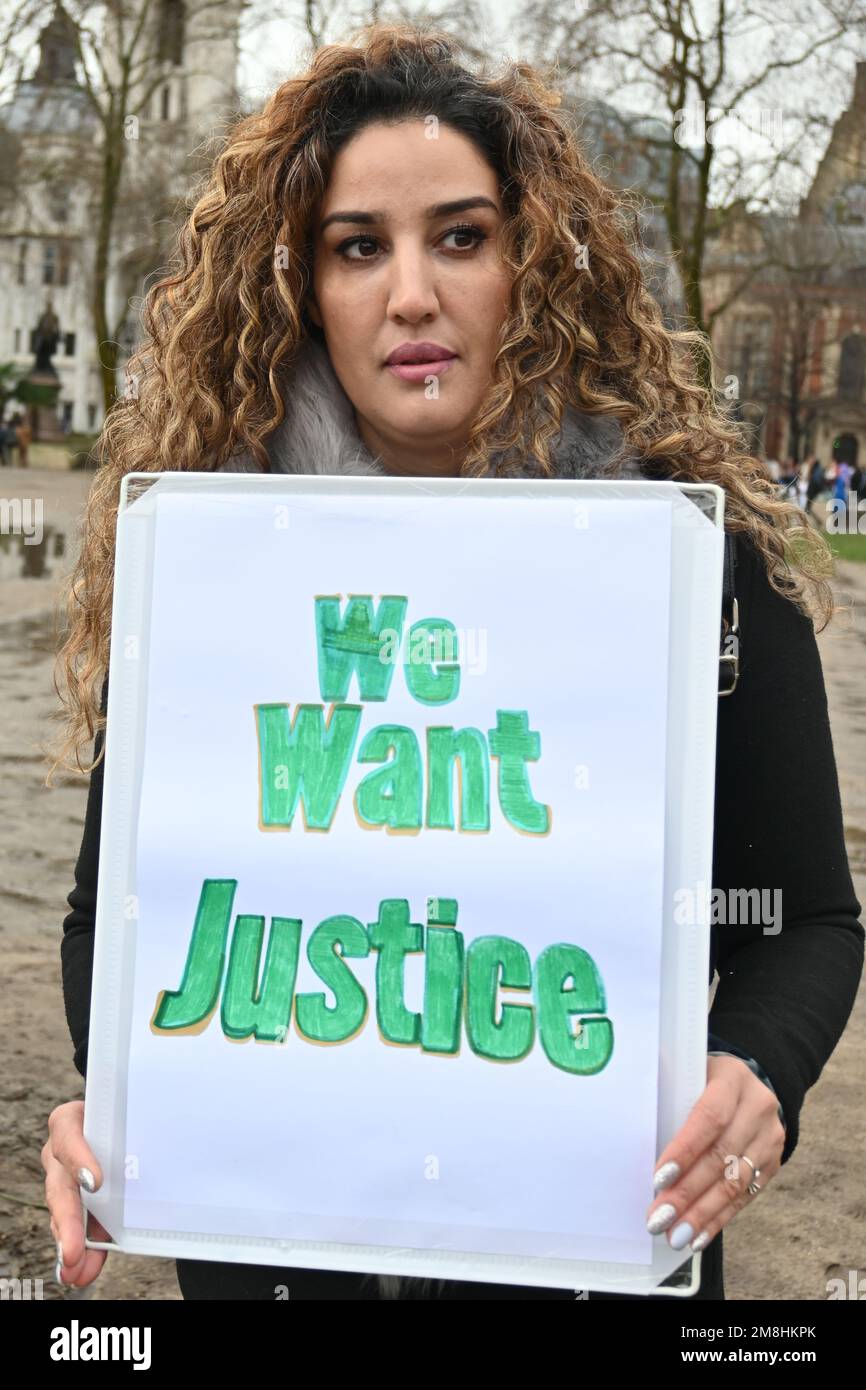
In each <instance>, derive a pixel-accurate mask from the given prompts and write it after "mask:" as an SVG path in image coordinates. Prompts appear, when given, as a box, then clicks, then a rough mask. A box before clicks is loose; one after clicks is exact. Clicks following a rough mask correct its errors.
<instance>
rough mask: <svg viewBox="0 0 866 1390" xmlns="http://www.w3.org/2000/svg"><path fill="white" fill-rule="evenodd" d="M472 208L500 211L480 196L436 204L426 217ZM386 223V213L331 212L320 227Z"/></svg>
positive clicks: (491, 202) (428, 210)
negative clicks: (340, 223)
mask: <svg viewBox="0 0 866 1390" xmlns="http://www.w3.org/2000/svg"><path fill="white" fill-rule="evenodd" d="M470 208H492V209H493V211H494V212H498V211H499V208H498V207H497V206H496V204H495V203H494V202H493V200H492V198H484V197H481V196H479V197H477V198H457V199H455V200H454V202H451V203H434V205H433V207H430V208H427V210H426V212H425V214H424V215H425V217H429V218H433V217H448V216H450V214H451V213H454V212H468V211H469V209H470ZM384 221H385V213H384V212H375V211H374V212H331V213H329V214H328V216H327V217H326V218H325V220H324V222H323V223H322V225H321V226H320V227H319V231H320V232H323V231H324V230H325V228H326V227H328V226H330V224H331V223H332V222H356V223H357V222H361V223H362V224H364V225H365V226H368V225H369V224H370V223H373V222H384Z"/></svg>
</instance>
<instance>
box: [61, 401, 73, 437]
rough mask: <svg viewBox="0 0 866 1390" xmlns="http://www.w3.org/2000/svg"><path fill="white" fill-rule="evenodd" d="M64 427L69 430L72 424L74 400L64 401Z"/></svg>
mask: <svg viewBox="0 0 866 1390" xmlns="http://www.w3.org/2000/svg"><path fill="white" fill-rule="evenodd" d="M62 423H63V428H64V429H65V430H68V429H69V427H70V425H71V424H72V401H64V402H63V421H62Z"/></svg>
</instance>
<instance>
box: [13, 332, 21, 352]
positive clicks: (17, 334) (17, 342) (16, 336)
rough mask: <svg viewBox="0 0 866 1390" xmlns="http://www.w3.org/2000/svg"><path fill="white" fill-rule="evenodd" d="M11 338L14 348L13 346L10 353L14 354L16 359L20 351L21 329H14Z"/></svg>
mask: <svg viewBox="0 0 866 1390" xmlns="http://www.w3.org/2000/svg"><path fill="white" fill-rule="evenodd" d="M13 338H14V342H15V346H14V348H13V349H12V351H13V352H14V353H15V356H16V357H17V356H18V354H19V353H20V351H21V329H20V328H16V329H15V332H14V334H13Z"/></svg>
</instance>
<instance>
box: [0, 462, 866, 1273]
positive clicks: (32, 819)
mask: <svg viewBox="0 0 866 1390" xmlns="http://www.w3.org/2000/svg"><path fill="white" fill-rule="evenodd" d="M88 486H89V475H87V474H84V473H70V472H62V471H58V470H57V469H56V468H31V469H28V470H26V471H22V470H19V469H15V468H9V469H3V470H0V496H2V497H5V498H12V497H16V496H20V497H31V498H41V499H42V500H43V507H44V513H43V525H44V527H45V533H46V540H45V543H44V545H43V546H42V547H38V548H36V547H33V548H31V549H34V550H35V549H38V550H39V552H40V553H39V554H38V555H25V554H24V548H23V546H22V544H21V538H20V537H9V536H0V756H2V761H3V768H4V775H3V778H2V780H0V889H2V901H3V912H2V916H0V941H2V952H0V1030H2V1038H3V1040H4V1046H3V1064H2V1068H0V1106H2V1112H0V1113H2V1126H0V1276H2V1275H10V1276H18V1277H20V1278H30V1279H39V1278H41V1279H43V1280H44V1297H45V1298H46V1299H59V1298H63V1297H65V1298H67V1299H80V1298H95V1299H123V1300H127V1299H177V1298H179V1296H180V1295H179V1290H178V1286H177V1280H176V1278H175V1273H174V1264H173V1262H171V1261H168V1260H159V1259H152V1258H142V1257H133V1256H117V1255H112V1256H109V1258H108V1260H107V1262H106V1265H105V1268H104V1269H103V1272H102V1274H101V1276H100V1278H99V1279H98V1280H97V1281H96V1283H95V1284H94V1285H92V1286H91V1288H90V1289H88V1290H68V1291H65V1292H63V1291H61V1289H60V1288H59V1287H58V1286H57V1285H56V1284H55V1283H54V1279H53V1270H54V1259H55V1250H54V1243H53V1241H52V1238H51V1233H50V1230H49V1226H48V1216H47V1213H46V1210H45V1207H44V1200H43V1185H42V1178H43V1174H42V1167H41V1163H40V1158H39V1154H40V1150H41V1148H42V1145H43V1143H44V1141H45V1138H46V1134H47V1130H46V1121H47V1117H48V1114H49V1112H50V1110H51V1109H52V1108H53V1107H54V1106H55V1105H57V1104H59V1103H60V1102H61V1101H65V1100H73V1099H76V1098H78V1097H81V1096H82V1095H83V1089H82V1085H81V1078H80V1076H79V1075H78V1073H77V1072H76V1071H75V1069H74V1067H73V1065H72V1048H71V1043H70V1040H69V1034H68V1031H67V1026H66V1019H65V1015H64V1011H63V1000H62V995H61V986H60V954H59V944H60V936H61V923H62V920H63V918H64V916H65V915H66V913H67V912H68V910H69V909H68V905H67V903H66V895H67V894H68V893H69V891H70V889H71V888H72V886H73V881H74V880H73V871H74V865H75V860H76V857H77V854H78V849H79V846H80V842H81V833H82V827H83V820H84V808H85V801H86V783H85V782H84V781H83V780H76V779H74V778H70V777H61V778H59V779H58V782H57V784H56V785H55V786H54V787H53V788H51V789H48V788H45V787H44V786H43V781H44V775H45V765H44V761H43V756H42V753H41V751H40V749H41V746H42V745H43V744H44V742H45V740H46V739H47V738H48V737H49V735H50V734H51V732H52V728H54V729H56V727H57V726H56V723H55V724H52V716H53V715H54V712H55V711H56V710H57V708H58V699H57V696H56V694H55V691H54V687H53V678H52V673H53V651H54V647H55V644H54V638H53V632H54V621H55V617H54V615H53V612H52V610H53V607H54V605H55V594H56V592H57V585H58V581H59V579H60V577H61V575H62V573H63V571H64V570H65V569H66V568H67V567H68V566H69V565H70V564H71V561H72V558H73V553H74V546H75V533H76V528H77V523H78V520H79V518H80V516H81V514H82V512H83V508H84V505H85V501H86V494H87V489H88ZM49 528H51V531H50V534H49ZM59 537H60V538H63V539H58V538H59ZM25 561H26V562H27V567H28V571H29V576H28V577H26V578H25V577H21V569H22V564H23V563H24V562H25ZM837 597H838V599H839V601H840V602H850V603H851V604H852V605H853V607H852V611H851V613H850V614H849V615H847V616H841V617H837V618H836V619H835V621H834V622H833V623H832V624H831V625H830V628H829V629H828V630H827V631H826V632H824V633H822V634H820V635H819V638H818V642H819V646H820V650H821V656H822V661H823V663H824V671H825V676H826V683H827V691H828V698H829V702H830V710H831V720H832V728H833V738H834V746H835V750H836V759H837V765H838V770H839V780H840V786H841V791H842V800H843V805H844V809H845V825H846V836H847V844H848V853H849V858H850V862H851V867H852V872H853V874H854V880H855V886H856V889H857V895H858V897H859V899H860V901H861V903H862V904H863V905H864V907H866V719H864V714H866V566H857V565H839V567H838V575H837ZM864 1060H866V988H864V987H861V990H860V995H859V998H858V1002H857V1005H856V1007H855V1010H854V1013H853V1015H852V1018H851V1021H850V1023H849V1025H848V1028H847V1030H846V1033H845V1034H844V1036H843V1038H842V1041H841V1042H840V1044H839V1046H838V1048H837V1050H836V1052H835V1053H834V1055H833V1056H832V1057H831V1059H830V1061H829V1063H828V1065H827V1067H826V1068H825V1070H824V1074H823V1076H822V1077H821V1079H820V1081H819V1082H818V1084H817V1085H816V1086H815V1087H814V1088H813V1090H812V1091H811V1092H810V1093H809V1095H808V1097H807V1099H806V1103H805V1106H804V1108H803V1112H802V1117H801V1137H800V1143H799V1146H798V1149H797V1152H796V1153H795V1155H794V1157H793V1158H792V1159H791V1162H790V1163H789V1164H786V1165H785V1167H784V1168H783V1169H782V1171H781V1173H780V1174H779V1175H778V1176H777V1177H776V1178H775V1179H774V1181H773V1182H772V1184H771V1185H770V1187H769V1188H768V1190H767V1192H766V1193H765V1194H764V1195H763V1196H762V1197H761V1198H760V1200H758V1201H756V1202H755V1203H753V1204H752V1206H750V1207H749V1208H748V1210H747V1211H745V1212H743V1213H742V1214H741V1215H740V1216H738V1217H737V1218H736V1220H735V1221H734V1222H733V1223H732V1224H731V1225H730V1226H729V1227H728V1228H727V1230H726V1232H725V1277H726V1289H727V1296H728V1298H729V1299H760V1300H774V1299H824V1298H826V1297H827V1281H828V1280H829V1279H831V1278H833V1277H836V1276H840V1275H841V1277H842V1278H843V1279H844V1280H845V1281H846V1284H847V1281H848V1272H849V1271H850V1270H852V1269H854V1270H857V1271H859V1275H860V1277H863V1276H864V1275H866V1190H864V1184H863V1171H864V1148H866V1133H864V1131H866V1123H864V1099H863V1082H862V1077H863V1071H864Z"/></svg>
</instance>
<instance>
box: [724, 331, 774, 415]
mask: <svg viewBox="0 0 866 1390" xmlns="http://www.w3.org/2000/svg"><path fill="white" fill-rule="evenodd" d="M771 333H772V324H771V321H770V319H768V318H758V317H755V316H753V315H749V314H741V315H740V316H738V317H737V318H735V319H734V322H733V325H732V331H731V360H730V370H731V372H732V373H733V374H734V376H736V377H737V378H738V382H739V400H740V401H747V400H749V399H751V398H753V397H755V396H758V397H760V396H763V395H765V394H766V392H767V390H768V389H769V384H770V373H769V365H770V337H771Z"/></svg>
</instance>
